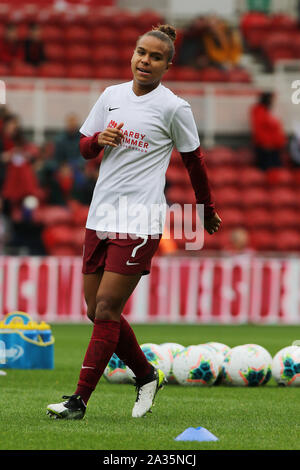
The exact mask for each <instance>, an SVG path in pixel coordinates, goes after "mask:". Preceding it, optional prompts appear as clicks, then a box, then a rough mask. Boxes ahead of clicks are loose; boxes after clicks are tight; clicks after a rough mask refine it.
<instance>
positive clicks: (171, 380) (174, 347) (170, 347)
mask: <svg viewBox="0 0 300 470" xmlns="http://www.w3.org/2000/svg"><path fill="white" fill-rule="evenodd" d="M160 347H161V348H162V350H163V351H165V352H166V354H168V355H169V357H170V361H171V367H170V372H169V375H168V377H167V379H168V384H176V383H177V380H176V379H175V377H174V374H173V361H174V357H175V356H176V354H178V353H179V352H180V351H182V350H183V349H184V346H182V344H178V343H162V344H160Z"/></svg>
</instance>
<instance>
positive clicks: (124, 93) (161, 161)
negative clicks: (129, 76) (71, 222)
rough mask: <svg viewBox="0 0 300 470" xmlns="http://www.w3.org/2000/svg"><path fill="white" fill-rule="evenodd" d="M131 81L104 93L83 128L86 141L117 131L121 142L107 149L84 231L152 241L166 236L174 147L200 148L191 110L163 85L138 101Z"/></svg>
mask: <svg viewBox="0 0 300 470" xmlns="http://www.w3.org/2000/svg"><path fill="white" fill-rule="evenodd" d="M132 86H133V81H131V82H126V83H122V84H120V85H113V86H110V87H108V88H106V89H105V90H104V92H103V93H102V94H101V95H100V97H99V98H98V100H97V102H96V103H95V105H94V106H93V108H92V110H91V111H90V114H89V115H88V117H87V119H86V121H85V122H84V124H83V125H82V127H81V128H80V132H81V133H82V134H83V135H85V136H92V135H93V134H94V133H95V132H102V131H103V130H105V129H106V128H107V127H109V126H110V127H116V125H118V124H120V123H121V122H123V123H124V126H123V128H122V131H123V135H124V137H123V139H122V142H121V144H120V145H119V146H118V147H110V146H105V148H104V155H103V159H102V162H101V165H100V171H99V176H98V180H97V183H96V185H95V188H94V193H93V198H92V202H91V205H90V209H89V213H88V218H87V223H86V227H87V228H89V229H93V230H97V231H101V232H102V231H104V232H105V231H107V232H119V233H132V234H137V235H153V234H158V233H163V228H164V223H165V215H166V199H165V195H164V188H165V174H166V171H167V168H168V165H169V162H170V157H171V153H172V150H173V147H174V146H175V147H176V148H177V150H178V151H179V152H191V151H193V150H195V149H196V148H198V147H199V145H200V142H199V136H198V132H197V127H196V124H195V121H194V117H193V114H192V111H191V107H190V105H189V104H188V103H187V102H186V101H185V100H183V99H181V98H179V97H178V96H176V95H175V94H174V93H173V92H172V91H171V90H169V89H168V88H166V87H164V86H163V85H162V84H159V85H158V87H157V88H155V89H154V90H152V91H151V92H150V93H147V94H146V95H142V96H137V95H136V94H135V93H134V92H133V90H132Z"/></svg>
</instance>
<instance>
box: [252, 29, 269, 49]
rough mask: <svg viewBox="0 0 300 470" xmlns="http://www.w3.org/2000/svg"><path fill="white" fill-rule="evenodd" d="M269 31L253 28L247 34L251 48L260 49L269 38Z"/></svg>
mask: <svg viewBox="0 0 300 470" xmlns="http://www.w3.org/2000/svg"><path fill="white" fill-rule="evenodd" d="M268 35H269V31H267V30H263V29H251V30H250V31H249V32H248V33H247V35H246V42H247V45H248V47H249V48H250V49H252V50H256V49H260V48H261V45H262V44H263V43H264V41H265V40H266V39H267V37H268Z"/></svg>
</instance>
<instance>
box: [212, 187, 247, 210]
mask: <svg viewBox="0 0 300 470" xmlns="http://www.w3.org/2000/svg"><path fill="white" fill-rule="evenodd" d="M213 196H214V200H215V201H216V204H217V206H218V207H222V208H224V207H240V206H241V191H240V190H238V189H237V188H236V187H235V186H225V187H223V188H218V189H214V190H213Z"/></svg>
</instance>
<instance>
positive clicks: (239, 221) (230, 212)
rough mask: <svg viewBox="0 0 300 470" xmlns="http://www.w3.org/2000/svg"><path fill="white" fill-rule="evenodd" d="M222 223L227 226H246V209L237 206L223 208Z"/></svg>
mask: <svg viewBox="0 0 300 470" xmlns="http://www.w3.org/2000/svg"><path fill="white" fill-rule="evenodd" d="M220 216H221V219H222V223H223V225H224V226H226V227H227V228H228V227H230V228H233V227H244V226H245V225H246V217H245V211H243V210H241V209H236V208H227V209H226V208H223V209H222V211H221V213H220Z"/></svg>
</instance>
